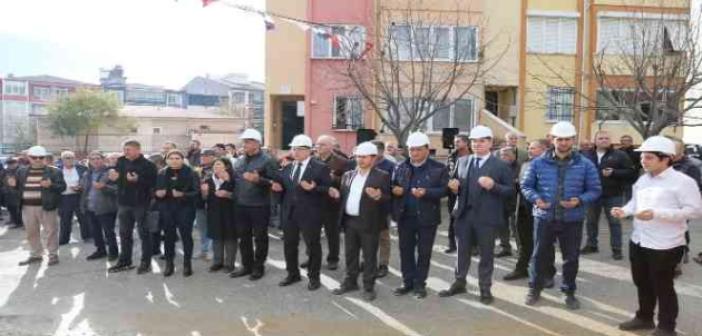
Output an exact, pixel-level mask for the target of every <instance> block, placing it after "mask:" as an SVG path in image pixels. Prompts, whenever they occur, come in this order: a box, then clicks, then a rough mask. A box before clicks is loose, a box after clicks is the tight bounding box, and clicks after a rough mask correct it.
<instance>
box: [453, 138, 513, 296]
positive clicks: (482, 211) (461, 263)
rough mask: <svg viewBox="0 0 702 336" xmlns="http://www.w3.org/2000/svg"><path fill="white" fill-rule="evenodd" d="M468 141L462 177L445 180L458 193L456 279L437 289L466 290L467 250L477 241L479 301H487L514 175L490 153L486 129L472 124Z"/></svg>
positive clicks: (490, 294) (454, 214) (468, 260)
mask: <svg viewBox="0 0 702 336" xmlns="http://www.w3.org/2000/svg"><path fill="white" fill-rule="evenodd" d="M470 140H471V148H472V149H473V155H471V156H470V158H469V160H468V165H469V166H468V171H467V173H466V176H465V178H463V179H461V180H460V181H459V180H457V179H453V180H451V181H450V182H449V188H450V189H451V191H452V192H453V193H457V194H458V201H456V206H455V209H454V211H453V216H454V217H455V218H456V222H455V225H456V237H457V239H458V260H457V261H456V270H455V276H456V280H455V282H454V283H453V284H452V285H451V287H450V288H449V289H447V290H443V291H441V292H439V296H441V297H448V296H452V295H456V294H459V293H465V292H466V276H467V275H468V269H469V268H470V258H471V255H470V252H471V250H472V249H473V244H474V241H477V243H478V247H479V248H480V264H479V265H478V275H479V281H478V283H479V287H480V302H482V303H484V304H490V303H492V301H493V296H492V293H491V292H490V287H492V272H493V270H494V252H495V233H496V231H497V230H498V229H499V228H500V227H502V226H503V225H505V224H506V223H505V222H504V221H505V218H504V215H503V214H504V207H505V203H506V202H507V200H508V199H509V198H510V197H512V196H513V195H514V192H515V191H514V177H512V175H513V174H512V170H511V169H510V168H509V167H508V166H507V164H505V163H504V162H503V161H502V160H500V159H498V158H496V157H494V156H492V155H490V148H492V140H493V136H492V131H491V130H490V129H489V128H487V127H485V126H482V125H479V126H476V127H474V128H473V129H472V130H471V132H470ZM474 238H476V239H474Z"/></svg>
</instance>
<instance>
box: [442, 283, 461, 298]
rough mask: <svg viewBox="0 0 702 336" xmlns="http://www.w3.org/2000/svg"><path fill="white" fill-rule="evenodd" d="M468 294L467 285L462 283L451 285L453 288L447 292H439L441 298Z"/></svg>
mask: <svg viewBox="0 0 702 336" xmlns="http://www.w3.org/2000/svg"><path fill="white" fill-rule="evenodd" d="M465 292H467V290H466V283H465V282H463V281H461V282H459V281H456V282H454V283H453V284H451V287H449V289H446V290H442V291H440V292H439V296H440V297H449V296H454V295H457V294H463V293H465Z"/></svg>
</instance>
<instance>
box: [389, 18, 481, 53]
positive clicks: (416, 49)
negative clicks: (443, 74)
mask: <svg viewBox="0 0 702 336" xmlns="http://www.w3.org/2000/svg"><path fill="white" fill-rule="evenodd" d="M389 31H390V35H391V39H390V40H391V42H390V43H392V44H393V45H392V46H390V49H391V50H392V51H393V55H392V56H393V58H395V59H398V60H409V59H410V58H411V57H414V59H416V60H426V61H430V60H439V61H441V60H445V61H449V60H458V61H462V62H473V61H476V60H477V59H478V28H477V27H473V26H466V27H451V26H434V27H416V28H412V27H411V26H408V25H396V26H392V27H391V28H390V30H389Z"/></svg>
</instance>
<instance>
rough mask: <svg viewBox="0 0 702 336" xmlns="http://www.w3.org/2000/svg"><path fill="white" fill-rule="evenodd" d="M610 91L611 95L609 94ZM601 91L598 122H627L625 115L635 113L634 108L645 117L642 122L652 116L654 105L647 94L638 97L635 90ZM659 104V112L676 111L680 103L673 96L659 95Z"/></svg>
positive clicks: (598, 95) (657, 98)
mask: <svg viewBox="0 0 702 336" xmlns="http://www.w3.org/2000/svg"><path fill="white" fill-rule="evenodd" d="M607 91H609V94H607ZM607 91H604V90H599V91H597V120H598V121H611V120H625V118H624V116H623V114H624V113H629V114H631V113H633V112H634V111H633V110H632V109H633V107H638V110H639V111H641V112H642V113H643V114H644V115H643V116H642V118H641V119H642V120H648V116H649V115H650V114H651V108H652V107H653V104H652V103H651V98H650V96H648V95H647V94H644V93H639V94H638V96H637V95H636V93H635V92H634V90H607ZM656 100H657V103H656V104H655V105H656V108H657V109H659V110H662V109H665V108H667V107H670V108H672V109H676V108H677V105H678V103H677V102H675V98H673V97H671V94H670V93H669V94H663V92H661V93H659V94H658V95H657V97H656Z"/></svg>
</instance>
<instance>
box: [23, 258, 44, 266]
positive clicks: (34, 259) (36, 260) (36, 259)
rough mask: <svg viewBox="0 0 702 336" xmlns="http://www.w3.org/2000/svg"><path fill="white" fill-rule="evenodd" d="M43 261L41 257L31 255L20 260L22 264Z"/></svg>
mask: <svg viewBox="0 0 702 336" xmlns="http://www.w3.org/2000/svg"><path fill="white" fill-rule="evenodd" d="M41 261H42V258H41V257H29V258H27V259H25V260H22V261H20V262H19V265H20V266H27V265H30V264H35V263H40V262H41Z"/></svg>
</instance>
